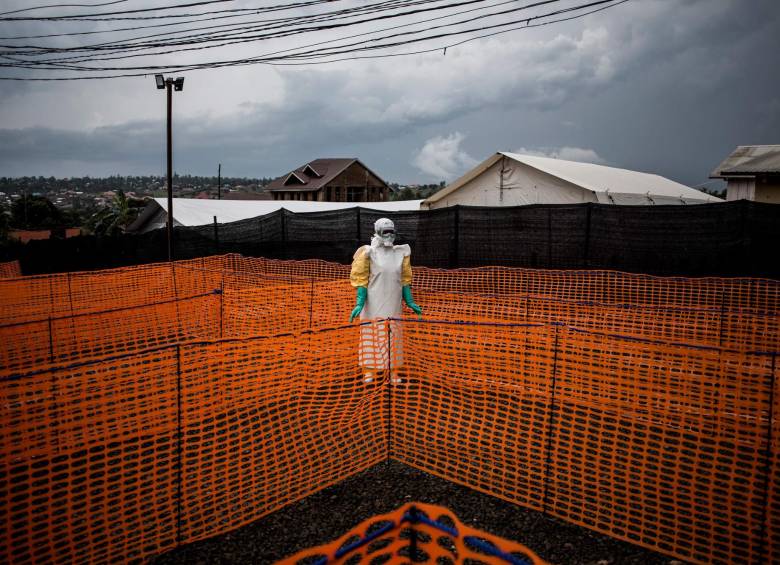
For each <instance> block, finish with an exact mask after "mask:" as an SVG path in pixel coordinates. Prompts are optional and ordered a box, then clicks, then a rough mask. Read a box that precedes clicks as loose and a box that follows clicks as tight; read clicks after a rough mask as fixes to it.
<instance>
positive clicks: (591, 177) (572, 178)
mask: <svg viewBox="0 0 780 565" xmlns="http://www.w3.org/2000/svg"><path fill="white" fill-rule="evenodd" d="M582 202H598V203H602V204H643V205H651V204H701V203H705V202H721V199H720V198H716V197H714V196H710V195H709V194H706V193H704V192H701V191H698V190H695V189H693V188H690V187H688V186H685V185H682V184H679V183H676V182H674V181H672V180H669V179H667V178H665V177H662V176H659V175H654V174H649V173H640V172H637V171H630V170H628V169H617V168H614V167H606V166H604V165H594V164H592V163H578V162H574V161H564V160H563V159H551V158H549V157H537V156H534V155H520V154H517V153H506V152H499V153H496V154H495V155H493V156H491V157H489V158H488V159H486V160H485V161H483V162H482V163H480V164H479V165H477V166H476V167H474V168H473V169H471V170H470V171H469V172H467V173H466V174H465V175H463V176H462V177H461V178H459V179H458V180H456V181H455V182H453V183H452V184H450V185H449V186H447V187H446V188H443V189H442V190H440V191H439V192H437V193H436V194H433V195H431V196H430V197H429V198H428V199H427V200H425V201H423V203H422V208H423V209H433V208H443V207H446V206H454V205H456V204H462V205H467V206H520V205H524V204H578V203H582Z"/></svg>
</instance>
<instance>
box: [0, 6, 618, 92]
mask: <svg viewBox="0 0 780 565" xmlns="http://www.w3.org/2000/svg"><path fill="white" fill-rule="evenodd" d="M412 1H413V0H412ZM417 1H419V2H420V3H426V2H427V1H430V0H417ZM481 1H483V0H470V1H468V2H461V3H456V4H448V5H446V8H453V7H460V6H465V5H467V4H475V3H479V2H481ZM560 1H561V0H544V1H540V2H536V3H533V4H529V5H527V6H521V7H516V8H511V9H506V10H501V11H498V12H492V13H489V14H480V15H477V16H475V17H472V18H469V19H465V20H460V21H456V22H449V23H443V24H440V25H436V26H430V25H429V24H430V23H431V22H433V21H440V20H443V19H446V18H451V17H454V16H456V15H460V14H464V13H467V12H475V11H477V10H484V9H489V8H495V7H499V6H501V5H504V4H507V3H510V1H509V0H507V1H505V2H499V3H496V4H491V5H488V6H477V7H472V8H469V9H467V10H462V11H460V12H456V13H450V14H444V15H441V16H437V17H434V18H428V19H424V20H419V21H414V22H411V23H403V24H400V25H396V26H391V27H387V28H384V29H381V30H373V31H368V32H365V33H361V34H351V35H350V36H348V37H340V38H335V39H331V40H326V41H321V42H316V43H311V44H308V45H303V46H299V47H294V48H288V49H282V50H277V51H274V52H271V53H265V54H263V55H257V56H253V57H247V58H242V59H232V60H231V59H228V60H218V61H209V62H200V63H192V64H186V65H149V66H113V67H111V66H102V67H95V66H85V65H84V64H85V63H86V64H89V63H95V62H98V61H102V60H110V59H116V58H128V57H139V56H149V55H154V54H161V53H149V52H144V53H134V54H125V55H123V56H121V57H94V56H93V57H90V56H89V55H86V54H82V55H79V56H71V57H65V58H60V59H43V60H39V61H28V60H24V59H16V58H15V57H13V56H11V55H9V54H5V55H3V56H2V57H3V58H4V59H6V61H9V62H2V63H0V67H5V68H17V69H33V70H41V71H64V72H74V73H75V72H90V73H102V74H100V75H93V76H64V77H0V80H21V81H25V80H29V81H41V80H47V81H62V80H87V79H108V78H118V77H131V76H143V75H147V74H151V73H156V72H169V73H171V72H184V71H193V70H201V69H209V68H221V67H229V66H245V65H252V64H268V65H302V64H325V63H333V62H337V61H344V60H353V59H369V58H371V59H373V58H384V57H398V56H408V55H415V54H422V53H430V52H436V51H442V50H444V51H445V52H446V49H448V48H450V47H454V46H456V45H460V44H463V43H466V42H469V41H474V40H476V39H480V38H484V37H490V36H494V35H498V34H502V33H508V32H510V31H517V30H522V29H528V28H535V27H542V26H547V25H552V24H555V23H559V22H563V21H569V20H573V19H577V18H581V17H585V16H587V15H589V14H592V13H595V12H600V11H603V10H606V9H609V8H612V7H615V6H617V5H620V4H624V3H626V2H628V0H595V1H591V2H586V3H581V4H577V5H575V6H569V7H564V8H560V9H557V10H553V11H550V12H547V13H544V14H537V15H533V16H528V17H522V18H520V19H514V20H512V21H506V22H500V23H494V24H490V25H482V26H478V27H471V28H468V29H461V30H453V31H448V32H443V31H442V32H440V33H433V34H432V33H430V32H431V31H433V30H443V29H445V28H448V27H453V26H458V25H464V24H468V23H472V22H474V21H477V20H480V19H485V18H491V17H498V16H505V15H507V14H509V13H513V12H517V11H519V10H523V9H529V8H531V7H538V6H541V5H546V4H551V3H557V2H560ZM379 4H380V5H381V4H383V3H379ZM437 9H443V7H440V6H435V7H430V8H420V9H416V10H411V11H409V12H408V13H404V14H403V15H409V14H418V13H421V12H429V11H432V10H437ZM566 14H568V15H567V16H566V17H562V18H556V19H550V18H555V17H556V16H559V15H566ZM314 17H318V18H324V19H325V21H326V22H327V18H329V17H333V13H330V14H328V13H326V14H317V15H316V16H314ZM392 17H398V15H397V14H381V15H380V16H377V17H374V18H368V19H364V20H359V21H354V20H352V21H349V22H339V23H329V24H327V25H315V26H311V27H303V28H300V29H296V30H293V31H291V30H286V31H279V32H271V31H268V30H267V29H265V30H263V31H265V32H266V33H265V35H263V34H258V35H255V36H251V37H250V38H249V39H247V38H242V39H236V40H229V41H225V43H223V44H220V45H206V46H202V45H201V46H199V47H189V48H181V49H173V50H171V49H169V50H168V51H166V52H165V54H167V53H170V52H179V51H184V50H200V49H205V48H212V47H224V46H227V45H235V44H237V43H244V42H253V41H262V40H265V39H268V38H278V37H287V36H289V35H291V34H299V33H309V32H312V31H320V30H323V29H334V28H346V27H351V26H355V25H360V24H364V23H371V22H375V21H379V20H383V19H388V18H392ZM302 21H306V20H305V17H304V18H303V19H302ZM532 22H536V23H532ZM309 23H311V20H309ZM416 25H419V26H425V27H424V29H416V30H407V31H404V32H398V33H392V34H390V35H385V36H380V35H379V34H380V33H383V32H385V31H393V30H398V29H401V28H405V27H410V26H416ZM507 26H510V27H508V28H507ZM502 28H507V29H502ZM421 33H425V34H426V35H424V36H422V37H411V36H416V35H419V34H421ZM204 35H206V36H207V37H208V34H204ZM464 35H467V36H469V35H470V36H471V37H466V38H464V39H462V40H460V41H457V42H453V43H449V44H447V45H440V46H437V47H435V48H430V49H421V50H416V51H409V52H404V53H377V51H387V50H391V49H397V48H400V47H403V46H407V45H412V44H420V43H424V42H432V41H440V40H442V39H447V38H454V37H458V36H464ZM360 37H363V38H364V39H361V40H359V41H354V40H355V39H357V38H360ZM180 39H181V38H180ZM223 39H224V37H223V38H221V39H219V40H220V41H221V40H223ZM350 40H353V41H352V42H351V43H343V42H345V41H350ZM208 41H215V39H214V38H213V37H212V39H210V40H208ZM181 43H182V42H181V41H180V44H181ZM193 43H194V42H193ZM334 43H336V44H337V45H333V44H334ZM338 43H340V44H338ZM174 44H175V43H174ZM183 44H184V45H187V44H188V43H187V42H183ZM161 45H163V44H161ZM164 45H165V46H167V47H169V48H170V47H171V46H172V45H171V44H164ZM325 45H327V46H325ZM323 46H325V47H323ZM114 48H116V46H114ZM139 48H142V47H138V46H137V45H132V44H131V47H124V48H122V49H124V51H125V52H129V51H132V49H139ZM76 49H78V48H74V50H76ZM122 49H116V50H115V51H114V53H115V54H120V53H122ZM63 52H64V53H67V52H68V50H63ZM70 52H73V50H72V51H70ZM98 52H99V51H98ZM370 52H373V54H367V53H370Z"/></svg>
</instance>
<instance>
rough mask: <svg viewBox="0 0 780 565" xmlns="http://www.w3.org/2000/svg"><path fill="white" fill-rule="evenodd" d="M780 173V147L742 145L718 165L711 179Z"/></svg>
mask: <svg viewBox="0 0 780 565" xmlns="http://www.w3.org/2000/svg"><path fill="white" fill-rule="evenodd" d="M761 173H765V174H766V173H780V145H740V146H739V147H737V148H736V149H735V150H734V151H733V152H732V153H731V155H729V156H728V157H726V158H725V159H724V160H723V162H722V163H721V164H720V165H718V166H717V167H716V168H715V170H714V171H712V174H711V175H710V178H724V177H728V176H732V175H737V176H738V175H755V174H761Z"/></svg>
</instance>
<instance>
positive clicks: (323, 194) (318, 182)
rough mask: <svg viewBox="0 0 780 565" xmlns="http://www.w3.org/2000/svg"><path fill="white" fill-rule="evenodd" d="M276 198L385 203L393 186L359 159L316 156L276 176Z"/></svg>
mask: <svg viewBox="0 0 780 565" xmlns="http://www.w3.org/2000/svg"><path fill="white" fill-rule="evenodd" d="M266 190H268V191H269V192H270V193H271V194H273V198H274V200H309V201H314V202H385V201H387V200H388V196H389V194H390V187H389V186H388V185H387V183H386V182H385V181H384V180H382V179H381V178H380V177H379V176H378V175H376V174H375V173H374V172H373V171H371V170H370V169H369V168H368V167H366V166H365V165H364V164H363V163H361V162H360V161H359V160H358V159H315V160H314V161H310V162H309V163H306V164H305V165H302V166H300V167H298V168H297V169H295V170H294V171H290V172H289V173H287V174H286V175H284V176H281V177H279V178H277V179H274V180H273V181H272V182H271V184H269V185H268V187H267V189H266Z"/></svg>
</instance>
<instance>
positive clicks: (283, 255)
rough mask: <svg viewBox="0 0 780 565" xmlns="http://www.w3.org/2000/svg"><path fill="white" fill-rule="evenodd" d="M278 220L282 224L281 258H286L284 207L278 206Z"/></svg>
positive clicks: (285, 217) (285, 218)
mask: <svg viewBox="0 0 780 565" xmlns="http://www.w3.org/2000/svg"><path fill="white" fill-rule="evenodd" d="M279 215H280V221H281V226H282V254H281V255H282V256H281V259H287V216H286V211H285V209H284V208H279Z"/></svg>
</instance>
